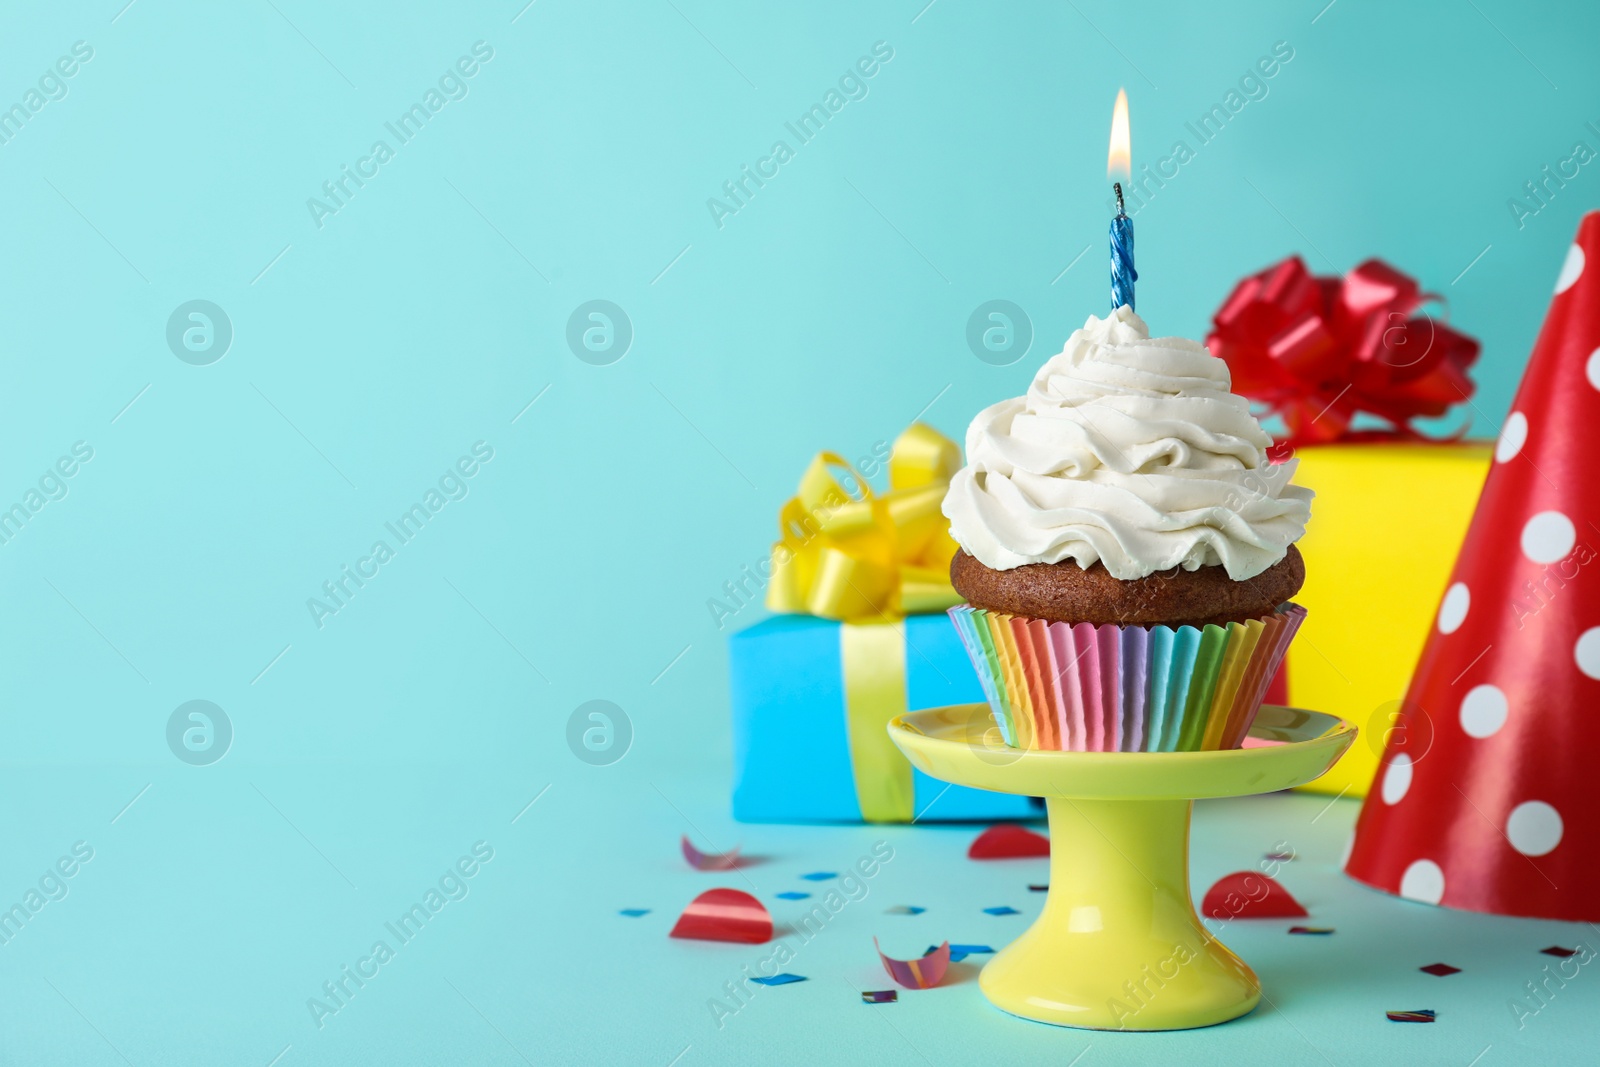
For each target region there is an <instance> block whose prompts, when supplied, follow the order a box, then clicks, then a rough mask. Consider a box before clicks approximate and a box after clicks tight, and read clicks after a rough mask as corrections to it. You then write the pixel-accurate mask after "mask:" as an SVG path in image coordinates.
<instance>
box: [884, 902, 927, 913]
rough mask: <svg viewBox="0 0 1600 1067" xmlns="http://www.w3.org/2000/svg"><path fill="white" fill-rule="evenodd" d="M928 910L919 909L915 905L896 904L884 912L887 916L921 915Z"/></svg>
mask: <svg viewBox="0 0 1600 1067" xmlns="http://www.w3.org/2000/svg"><path fill="white" fill-rule="evenodd" d="M927 910H928V909H927V908H919V907H917V906H916V905H915V904H896V905H895V906H894V907H892V908H889V909H888V910H886V911H885V912H884V914H885V915H921V914H922V913H923V912H925V911H927Z"/></svg>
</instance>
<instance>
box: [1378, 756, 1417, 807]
mask: <svg viewBox="0 0 1600 1067" xmlns="http://www.w3.org/2000/svg"><path fill="white" fill-rule="evenodd" d="M1410 788H1411V757H1410V756H1408V755H1406V754H1405V753H1404V752H1402V753H1400V755H1398V756H1396V757H1395V758H1394V759H1392V760H1390V761H1389V769H1388V770H1386V771H1384V772H1383V802H1384V803H1385V804H1398V803H1400V801H1401V799H1402V798H1404V797H1405V795H1406V790H1408V789H1410Z"/></svg>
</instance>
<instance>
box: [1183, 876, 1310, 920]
mask: <svg viewBox="0 0 1600 1067" xmlns="http://www.w3.org/2000/svg"><path fill="white" fill-rule="evenodd" d="M1200 913H1201V914H1202V915H1204V916H1205V917H1206V918H1208V919H1304V918H1307V917H1309V916H1310V914H1311V913H1310V912H1308V911H1306V909H1305V908H1303V907H1301V906H1300V902H1299V901H1298V900H1296V899H1294V895H1293V894H1292V893H1290V892H1289V891H1288V890H1287V889H1285V888H1284V887H1283V885H1282V883H1280V882H1279V881H1278V880H1277V879H1276V878H1269V877H1267V876H1266V875H1264V874H1262V873H1261V872H1260V871H1235V872H1233V873H1232V874H1227V875H1223V876H1222V877H1221V878H1219V879H1217V882H1216V884H1215V885H1213V886H1212V887H1211V888H1210V889H1208V890H1206V897H1205V901H1204V902H1203V903H1202V904H1201V905H1200Z"/></svg>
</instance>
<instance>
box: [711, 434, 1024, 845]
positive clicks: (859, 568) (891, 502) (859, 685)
mask: <svg viewBox="0 0 1600 1067" xmlns="http://www.w3.org/2000/svg"><path fill="white" fill-rule="evenodd" d="M960 465H961V450H960V449H959V448H957V447H956V444H955V442H954V441H951V440H950V439H948V438H946V437H945V436H943V435H942V434H940V433H939V432H937V431H936V430H934V429H932V428H930V427H928V426H924V425H922V424H921V423H915V424H913V425H912V426H911V428H910V429H908V430H906V432H905V433H903V434H901V435H900V437H899V438H898V439H896V441H895V443H894V446H893V448H892V450H891V451H890V453H889V456H888V468H889V491H888V492H887V493H881V494H880V493H877V492H874V490H873V488H872V486H871V485H870V484H869V483H868V481H867V479H866V477H865V476H864V475H863V474H862V472H861V471H859V470H857V469H856V468H855V467H853V466H852V465H851V464H850V463H848V462H847V461H846V460H845V459H844V458H843V457H841V456H839V455H837V454H836V453H833V452H821V453H818V454H817V456H816V458H815V459H813V460H812V461H811V464H810V466H808V467H807V468H806V472H805V474H804V476H802V478H801V479H800V488H799V491H798V492H797V493H796V494H795V496H794V497H793V498H792V499H790V500H789V501H788V502H787V503H785V504H784V505H783V507H782V509H781V510H780V511H779V514H778V529H779V535H780V539H779V541H778V542H777V543H776V544H775V545H773V546H772V556H771V559H770V563H769V564H768V565H765V566H763V568H762V570H763V571H764V572H765V573H766V574H767V575H768V576H769V582H768V585H767V606H768V607H769V608H771V609H772V610H773V611H777V612H782V613H784V614H780V615H778V616H776V617H774V618H770V619H767V620H765V621H764V622H760V623H757V624H756V625H754V626H751V627H749V628H748V629H746V630H743V631H741V632H739V633H736V634H734V635H733V636H732V637H731V638H730V639H729V646H728V647H729V660H730V663H731V670H732V682H733V684H732V698H733V737H734V787H733V814H734V817H735V818H737V819H741V820H744V821H746V822H858V821H863V820H864V821H867V822H912V821H919V822H920V821H924V820H952V819H1005V818H1022V817H1026V816H1029V815H1034V814H1037V810H1036V809H1035V808H1034V807H1033V806H1032V804H1030V802H1029V800H1028V798H1027V797H1017V796H1009V795H1005V794H1000V793H989V792H983V791H980V790H973V789H966V788H963V787H961V786H947V785H946V784H945V783H943V782H939V781H935V780H934V779H932V778H928V777H926V776H924V775H923V774H922V773H921V772H920V771H916V770H914V769H913V768H912V766H911V764H910V762H909V761H908V760H907V759H906V758H905V756H903V755H902V754H901V753H900V750H899V749H898V748H896V747H895V746H894V743H893V742H891V741H890V740H889V733H888V725H889V720H890V719H892V718H894V717H895V716H896V715H901V714H904V713H905V712H907V711H916V710H920V709H923V708H932V707H941V706H945V705H950V704H968V703H970V704H977V705H980V706H981V708H982V710H981V712H978V714H982V715H983V716H984V717H985V719H989V712H988V709H987V705H984V704H983V703H982V702H983V688H982V686H981V684H980V683H979V681H978V677H977V674H976V673H975V672H974V670H973V668H972V663H971V661H970V660H969V659H968V658H967V654H966V651H965V650H964V649H963V648H962V645H961V641H960V638H959V637H958V635H957V634H956V631H955V627H954V626H953V625H952V624H951V622H950V619H949V618H948V617H947V616H946V615H945V614H944V609H946V608H948V607H951V606H952V605H954V604H957V603H959V602H960V599H961V598H960V597H959V596H957V595H956V592H955V590H954V589H952V588H951V586H950V577H949V575H950V558H951V556H952V555H954V553H955V543H954V542H953V541H951V540H950V529H949V524H948V523H947V522H946V521H945V518H944V516H943V515H942V514H941V513H940V511H939V505H940V503H941V502H942V501H943V500H944V493H945V489H946V487H947V486H948V485H949V482H950V476H951V475H952V474H954V473H955V471H956V470H957V469H958V468H959V467H960ZM990 721H992V720H990ZM996 743H997V744H999V743H1000V742H999V740H998V730H997V731H996Z"/></svg>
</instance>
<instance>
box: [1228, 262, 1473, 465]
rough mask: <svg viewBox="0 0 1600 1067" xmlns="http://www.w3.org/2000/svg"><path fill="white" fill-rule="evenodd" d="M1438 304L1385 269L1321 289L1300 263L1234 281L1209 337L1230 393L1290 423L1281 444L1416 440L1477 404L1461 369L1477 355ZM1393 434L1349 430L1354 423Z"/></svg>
mask: <svg viewBox="0 0 1600 1067" xmlns="http://www.w3.org/2000/svg"><path fill="white" fill-rule="evenodd" d="M1430 302H1438V303H1442V302H1443V301H1442V299H1441V298H1440V297H1437V296H1435V295H1433V294H1431V293H1424V292H1422V289H1421V287H1420V286H1419V285H1418V284H1417V282H1416V280H1415V279H1413V278H1411V277H1409V276H1407V275H1405V274H1402V273H1400V272H1399V271H1397V270H1395V269H1394V268H1393V267H1391V266H1389V265H1388V264H1387V263H1384V262H1383V261H1381V260H1377V259H1369V260H1367V261H1366V262H1365V263H1363V264H1361V265H1360V266H1359V267H1356V268H1355V269H1354V270H1352V271H1351V272H1350V273H1349V274H1347V275H1345V277H1344V278H1343V279H1339V278H1331V277H1330V278H1317V277H1313V276H1312V275H1311V272H1310V271H1308V270H1306V265H1305V263H1303V262H1302V261H1301V259H1300V257H1299V256H1291V257H1290V258H1288V259H1286V260H1284V261H1283V262H1282V263H1279V264H1277V265H1276V266H1272V267H1268V268H1267V269H1266V270H1264V271H1262V272H1261V273H1260V274H1256V275H1253V276H1252V277H1249V278H1246V279H1245V280H1244V281H1242V282H1240V283H1239V284H1238V286H1237V287H1235V288H1234V290H1233V293H1232V295H1231V296H1229V297H1228V299H1227V300H1226V301H1225V302H1224V303H1223V305H1222V307H1220V308H1218V309H1217V313H1216V315H1215V316H1214V317H1213V318H1212V323H1213V330H1212V332H1211V335H1210V336H1209V337H1207V338H1206V347H1208V348H1210V349H1211V353H1212V354H1213V355H1216V356H1220V357H1221V358H1222V359H1224V360H1226V361H1227V363H1228V366H1229V368H1230V369H1231V370H1232V372H1233V388H1234V390H1235V391H1236V392H1239V393H1241V394H1243V395H1244V396H1247V397H1249V398H1250V399H1252V400H1255V401H1257V402H1259V403H1261V404H1264V405H1266V407H1267V409H1268V411H1270V412H1275V413H1277V414H1279V415H1282V416H1283V419H1284V422H1285V423H1287V424H1288V428H1289V437H1288V444H1290V445H1291V446H1293V445H1302V444H1320V443H1324V442H1328V441H1334V440H1345V441H1354V440H1395V439H1400V440H1422V439H1424V435H1423V434H1422V433H1420V432H1419V431H1417V430H1416V429H1415V428H1414V427H1412V426H1411V420H1412V419H1417V418H1431V417H1434V416H1438V415H1443V414H1444V413H1445V412H1446V411H1448V410H1449V408H1450V406H1451V405H1452V404H1456V403H1459V402H1461V401H1463V400H1466V399H1468V398H1470V397H1471V396H1472V391H1473V385H1472V380H1471V379H1470V378H1468V377H1467V368H1468V367H1471V366H1472V364H1473V363H1474V362H1475V361H1476V360H1477V358H1478V350H1479V344H1478V342H1477V341H1476V340H1475V339H1474V338H1471V337H1468V336H1466V335H1465V334H1462V333H1458V332H1457V331H1455V330H1452V329H1451V328H1450V327H1448V326H1446V325H1445V324H1444V323H1441V322H1437V321H1435V320H1434V318H1433V317H1432V316H1430V315H1428V314H1427V313H1425V312H1424V313H1422V314H1420V315H1418V314H1415V313H1416V312H1417V311H1418V309H1419V308H1421V307H1422V306H1423V305H1424V304H1427V303H1430ZM1358 411H1365V412H1368V413H1370V414H1373V415H1377V416H1379V417H1380V418H1383V419H1385V420H1387V421H1388V422H1389V423H1390V424H1391V427H1392V428H1391V429H1377V430H1351V429H1350V423H1351V420H1352V419H1354V417H1355V414H1356V412H1358Z"/></svg>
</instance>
